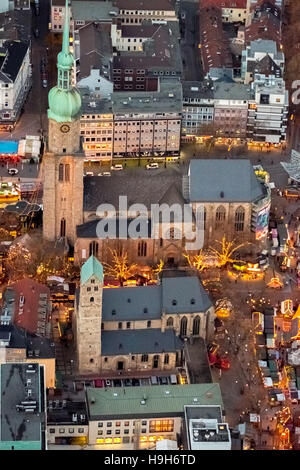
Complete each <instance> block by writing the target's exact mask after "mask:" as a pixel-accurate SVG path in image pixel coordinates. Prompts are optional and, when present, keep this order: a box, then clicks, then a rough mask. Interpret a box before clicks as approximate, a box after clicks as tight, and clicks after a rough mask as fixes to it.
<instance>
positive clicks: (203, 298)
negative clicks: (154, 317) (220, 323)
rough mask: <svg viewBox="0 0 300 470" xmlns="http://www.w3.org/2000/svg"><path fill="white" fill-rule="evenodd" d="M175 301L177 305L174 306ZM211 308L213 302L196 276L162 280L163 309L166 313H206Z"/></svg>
mask: <svg viewBox="0 0 300 470" xmlns="http://www.w3.org/2000/svg"><path fill="white" fill-rule="evenodd" d="M174 301H175V302H176V305H173V302H174ZM175 302H174V303H175ZM192 302H193V303H192ZM211 306H212V302H211V300H210V298H209V296H208V295H207V292H206V291H205V290H204V288H203V286H202V284H201V283H200V281H199V279H198V278H197V277H196V276H195V277H173V278H163V279H162V307H163V309H164V310H165V312H166V313H179V312H180V313H186V312H190V313H195V312H205V311H206V310H207V309H209V308H210V307H211Z"/></svg>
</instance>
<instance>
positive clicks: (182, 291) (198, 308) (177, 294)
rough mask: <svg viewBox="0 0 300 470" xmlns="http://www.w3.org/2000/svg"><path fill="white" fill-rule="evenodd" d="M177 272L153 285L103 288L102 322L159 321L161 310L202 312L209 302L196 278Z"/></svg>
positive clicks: (209, 305) (208, 305)
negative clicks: (157, 319)
mask: <svg viewBox="0 0 300 470" xmlns="http://www.w3.org/2000/svg"><path fill="white" fill-rule="evenodd" d="M181 273H183V274H181V275H178V277H177V276H176V277H175V276H174V277H163V279H162V281H161V284H160V285H157V286H145V287H132V288H130V289H129V288H127V287H120V288H111V289H109V288H105V289H104V290H103V307H102V308H103V310H102V316H103V320H104V321H126V320H151V319H156V318H160V317H161V314H162V312H163V311H164V312H166V313H167V314H168V313H200V312H206V311H207V310H208V309H209V308H210V307H211V306H212V303H211V300H210V298H209V296H208V294H207V293H206V291H205V290H204V288H203V286H202V284H201V282H200V280H199V278H198V277H197V276H186V275H184V272H181ZM178 274H179V273H178Z"/></svg>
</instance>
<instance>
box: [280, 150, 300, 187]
mask: <svg viewBox="0 0 300 470" xmlns="http://www.w3.org/2000/svg"><path fill="white" fill-rule="evenodd" d="M280 165H281V166H283V168H284V169H285V171H286V172H287V173H288V175H289V177H290V178H292V179H293V180H295V181H298V182H300V152H297V151H296V150H294V149H293V150H292V152H291V160H290V161H289V162H280Z"/></svg>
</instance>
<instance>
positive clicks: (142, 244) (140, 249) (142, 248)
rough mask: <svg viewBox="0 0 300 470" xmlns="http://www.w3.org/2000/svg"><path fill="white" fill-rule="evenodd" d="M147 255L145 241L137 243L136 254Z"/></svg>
mask: <svg viewBox="0 0 300 470" xmlns="http://www.w3.org/2000/svg"><path fill="white" fill-rule="evenodd" d="M146 255H147V243H146V242H144V241H143V242H139V243H138V256H146Z"/></svg>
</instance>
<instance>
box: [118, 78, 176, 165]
mask: <svg viewBox="0 0 300 470" xmlns="http://www.w3.org/2000/svg"><path fill="white" fill-rule="evenodd" d="M112 110H113V114H114V156H123V157H130V156H139V155H155V153H156V154H157V155H170V156H176V155H179V149H180V129H181V115H182V87H181V84H180V82H177V81H173V80H164V81H162V80H161V81H160V84H159V90H158V91H157V92H147V93H145V92H144V93H142V92H127V93H126V92H114V93H113V95H112Z"/></svg>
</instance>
